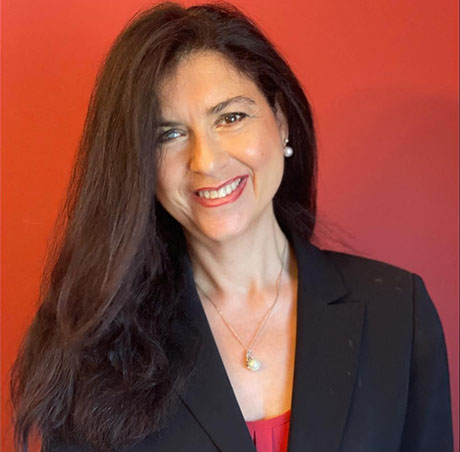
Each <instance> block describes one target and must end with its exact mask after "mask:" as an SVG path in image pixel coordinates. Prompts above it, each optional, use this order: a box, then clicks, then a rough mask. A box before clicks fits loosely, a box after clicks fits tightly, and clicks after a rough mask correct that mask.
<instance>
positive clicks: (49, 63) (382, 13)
mask: <svg viewBox="0 0 460 452" xmlns="http://www.w3.org/2000/svg"><path fill="white" fill-rule="evenodd" d="M235 4H236V5H237V6H239V7H241V8H242V9H243V10H244V11H245V12H247V13H248V14H249V15H250V16H252V17H253V18H254V19H255V20H256V21H257V22H258V23H259V24H260V25H261V26H262V28H263V29H264V30H265V31H266V32H267V33H268V35H269V36H270V37H271V38H272V40H273V41H274V42H275V43H276V44H277V45H278V47H279V48H280V50H281V51H282V52H283V53H284V55H285V56H286V57H287V59H288V61H289V62H290V63H291V64H292V67H293V69H294V70H295V72H296V73H297V74H298V76H299V78H300V80H301V81H302V83H303V85H304V87H305V89H306V92H307V94H308V95H309V97H310V99H311V101H312V104H313V108H314V111H315V115H316V122H317V127H318V137H319V146H320V186H319V207H320V214H321V215H320V231H325V230H328V229H329V230H332V231H333V234H334V235H335V236H336V237H338V238H339V239H343V240H344V241H345V242H346V243H347V244H348V245H349V246H350V247H352V248H354V249H355V250H356V252H359V253H361V254H365V255H367V256H370V257H374V258H377V259H381V260H385V261H387V262H390V263H393V264H396V265H399V266H402V267H404V268H407V269H409V270H411V271H414V272H416V273H418V274H420V275H421V276H422V277H423V278H424V280H425V282H426V284H427V287H428V290H429V292H430V294H431V295H432V298H433V299H434V302H435V304H436V306H437V308H438V312H439V314H440V316H441V320H442V322H443V325H444V330H445V334H446V339H447V346H448V353H449V359H450V372H451V386H452V401H453V414H454V426H455V427H454V428H455V435H456V451H458V427H457V425H458V270H459V269H458V236H457V234H458V216H457V212H458V211H457V204H458V177H457V176H458V173H457V171H458V155H457V149H458V56H457V55H458V41H457V39H458V22H457V21H458V5H457V1H456V0H439V1H438V2H433V1H431V0H418V1H417V2H414V1H412V0H373V1H363V0H361V1H358V0H349V1H346V2H344V1H343V0H328V1H324V0H307V1H306V0H289V1H285V2H280V1H278V0H277V1H267V0H237V1H235ZM149 5H150V3H149V2H146V1H136V0H110V1H106V0H66V1H62V0H3V2H2V19H1V20H2V22H1V25H2V75H3V77H2V104H1V107H2V151H3V152H2V161H1V163H2V174H1V175H2V187H1V188H2V239H3V242H2V250H1V252H2V263H3V266H2V273H1V276H2V288H1V289H2V308H1V309H2V311H1V314H2V318H1V327H2V332H1V335H2V336H1V338H2V374H1V377H2V427H3V431H2V441H3V445H4V449H2V450H5V451H12V450H13V447H12V443H11V442H10V437H11V432H10V425H9V419H8V418H9V414H8V410H7V407H8V402H7V401H8V386H7V376H8V372H9V368H10V366H11V363H12V361H13V358H14V356H15V353H16V350H17V347H18V344H19V341H20V338H21V336H22V335H23V333H24V331H25V328H26V326H27V325H28V323H29V322H30V320H31V318H32V316H33V314H34V311H35V309H36V306H35V304H34V303H35V299H36V297H37V290H38V283H39V277H40V272H41V270H42V265H43V260H44V252H45V246H46V243H47V240H48V238H49V235H50V232H51V228H52V225H53V221H54V219H55V216H56V214H57V210H58V206H59V203H60V202H61V200H62V198H63V195H64V190H65V187H66V183H67V180H68V177H69V170H70V164H71V160H72V156H73V154H74V151H75V149H76V146H77V141H78V137H79V134H80V131H81V127H82V124H83V120H84V115H85V111H86V107H87V102H88V99H89V95H90V90H91V87H92V85H93V82H94V77H95V74H96V70H97V67H98V64H99V62H100V61H101V59H102V57H103V55H104V53H105V52H106V51H107V50H108V47H109V44H110V43H111V41H112V40H113V39H114V37H115V36H116V35H117V33H118V32H119V30H120V29H121V27H122V26H123V25H124V24H125V22H126V21H127V20H128V19H129V18H130V17H131V16H132V14H133V13H134V12H135V11H137V10H138V9H140V8H144V7H147V6H149ZM331 246H334V247H336V248H340V247H341V246H340V245H337V244H336V243H335V244H331Z"/></svg>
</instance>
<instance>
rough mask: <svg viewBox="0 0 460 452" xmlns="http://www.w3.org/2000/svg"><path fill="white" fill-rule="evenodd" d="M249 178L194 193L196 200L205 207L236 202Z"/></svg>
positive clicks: (205, 188) (241, 177) (241, 178)
mask: <svg viewBox="0 0 460 452" xmlns="http://www.w3.org/2000/svg"><path fill="white" fill-rule="evenodd" d="M247 179H248V176H238V177H235V178H233V179H231V180H230V181H228V182H226V183H225V184H224V185H221V186H219V187H215V188H213V187H204V188H200V189H199V190H196V191H195V192H194V194H195V196H194V198H195V199H196V200H197V201H198V202H199V203H200V204H201V205H202V206H204V207H218V206H221V205H223V204H228V203H230V202H234V201H236V200H237V199H238V198H239V196H240V195H241V193H242V192H243V189H244V187H245V185H246V181H247Z"/></svg>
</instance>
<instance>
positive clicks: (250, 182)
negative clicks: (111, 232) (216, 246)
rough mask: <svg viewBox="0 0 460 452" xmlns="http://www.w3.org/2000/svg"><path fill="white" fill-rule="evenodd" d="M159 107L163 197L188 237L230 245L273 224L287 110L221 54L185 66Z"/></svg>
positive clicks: (197, 56) (164, 90) (167, 85)
mask: <svg viewBox="0 0 460 452" xmlns="http://www.w3.org/2000/svg"><path fill="white" fill-rule="evenodd" d="M160 102H161V109H162V125H161V130H160V134H161V137H160V139H161V148H162V149H161V151H162V156H161V161H160V167H159V175H158V176H159V177H158V186H157V193H156V195H157V198H158V200H159V201H160V203H161V204H162V206H163V207H164V208H165V209H166V210H167V211H168V212H169V213H170V214H171V216H172V217H174V218H175V219H176V220H177V221H178V222H179V223H180V224H181V225H182V226H183V227H184V228H185V230H186V232H187V233H189V234H191V235H192V236H194V237H200V238H204V237H207V238H208V239H211V240H215V241H224V240H226V239H229V238H232V237H235V236H237V235H240V234H243V233H244V232H245V231H247V230H248V229H249V228H251V227H255V226H256V225H257V223H258V222H260V221H268V220H271V215H273V209H272V199H273V196H274V195H275V193H276V191H277V190H278V187H279V185H280V183H281V178H282V175H283V167H284V161H283V160H284V158H283V142H284V141H283V140H284V139H285V138H287V136H288V129H287V124H286V120H285V117H284V115H283V114H282V112H281V109H280V108H277V109H276V112H274V111H273V110H272V108H270V105H269V104H268V102H267V100H266V99H265V97H264V95H263V94H262V93H261V91H260V90H259V88H258V87H257V86H256V84H255V83H254V82H253V81H251V80H250V79H249V78H247V77H246V76H245V75H242V74H240V73H239V72H238V71H237V70H236V69H235V68H234V67H233V66H232V65H231V63H229V62H228V60H226V59H225V57H223V56H221V55H220V54H219V53H216V52H200V53H194V54H192V55H190V56H187V57H186V58H185V59H183V60H182V61H181V62H180V63H179V65H178V66H177V69H176V70H175V72H174V73H173V75H172V77H168V78H167V80H166V81H165V82H164V83H163V84H162V86H161V89H160Z"/></svg>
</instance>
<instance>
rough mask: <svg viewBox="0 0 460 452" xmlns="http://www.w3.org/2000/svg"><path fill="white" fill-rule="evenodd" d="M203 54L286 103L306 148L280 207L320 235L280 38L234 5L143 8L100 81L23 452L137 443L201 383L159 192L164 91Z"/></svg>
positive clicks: (173, 239) (21, 419) (24, 364)
mask: <svg viewBox="0 0 460 452" xmlns="http://www.w3.org/2000/svg"><path fill="white" fill-rule="evenodd" d="M199 50H210V51H215V52H219V53H220V54H222V55H223V56H224V57H226V58H227V59H228V61H230V62H231V63H232V64H233V65H234V66H235V67H236V68H237V69H238V70H239V71H240V72H241V73H243V74H245V75H246V76H247V77H249V78H250V79H252V80H253V81H254V82H255V83H256V84H257V86H258V87H259V89H260V90H261V92H262V93H263V94H264V95H265V97H266V99H267V100H268V102H269V104H270V105H271V106H272V108H274V106H275V97H276V99H281V107H282V109H283V111H284V113H285V115H286V117H287V121H288V124H289V131H290V136H289V140H290V144H291V146H292V147H293V148H294V150H295V152H294V155H293V156H292V157H291V158H290V159H286V164H285V173H284V176H283V179H282V182H281V185H280V188H279V190H278V192H277V193H276V196H275V198H274V210H275V215H276V217H277V220H278V222H279V224H280V226H281V227H282V228H283V229H285V230H287V229H288V230H290V231H294V232H296V233H297V234H298V235H300V236H303V237H304V238H305V239H310V237H311V235H312V233H313V229H314V225H315V215H316V161H317V160H316V144H315V135H314V128H313V121H312V114H311V110H310V106H309V103H308V101H307V99H306V96H305V94H304V92H303V90H302V88H301V85H300V83H299V81H298V80H297V78H296V77H295V75H294V74H293V72H292V71H291V69H290V68H289V66H288V64H287V63H286V62H285V60H284V59H283V58H282V56H280V54H279V53H278V52H277V51H276V50H275V48H274V46H273V45H272V44H271V43H270V42H269V41H268V39H267V38H266V37H265V36H264V35H263V33H262V32H261V31H260V30H259V29H258V28H257V26H256V25H255V24H254V23H253V22H252V21H251V20H250V19H248V18H247V17H246V16H244V15H243V14H242V13H241V12H240V11H239V10H237V9H236V8H235V7H233V6H231V5H228V4H204V5H200V6H192V7H189V8H184V7H182V6H181V5H178V4H175V3H162V4H159V5H157V6H154V7H152V8H150V9H148V10H145V11H143V12H141V13H139V14H137V15H136V16H135V17H134V18H133V19H132V20H131V21H130V22H129V23H128V24H127V26H126V27H125V28H124V29H123V31H122V32H121V34H120V35H119V36H118V38H117V39H116V40H115V42H114V44H113V46H112V48H111V50H110V51H109V53H108V55H107V57H106V59H105V61H104V63H103V65H102V67H101V69H100V71H99V74H98V76H97V80H96V84H95V88H94V91H93V93H92V96H91V99H90V104H89V108H88V112H87V117H86V121H85V125H84V130H83V133H82V138H81V140H80V145H79V149H78V153H77V156H76V160H75V163H74V167H73V172H72V175H71V179H70V183H69V187H68V191H67V197H66V199H65V203H64V204H63V207H62V209H61V211H60V214H59V216H58V220H57V222H56V227H55V231H54V233H53V235H52V237H53V240H52V244H51V246H50V249H49V252H48V257H47V263H46V265H45V271H44V273H43V277H42V283H41V289H40V297H39V300H38V302H39V304H38V306H39V308H38V311H37V314H36V316H35V318H34V320H33V322H32V324H31V326H30V328H29V330H28V331H27V334H26V336H25V337H24V340H23V342H22V344H21V348H20V351H19V354H18V357H17V359H16V361H15V363H14V366H13V368H12V375H11V394H12V404H13V421H14V427H15V444H16V447H17V450H18V451H22V452H24V451H28V443H29V442H30V437H31V435H32V434H33V433H38V434H39V436H40V437H41V439H42V442H43V444H44V447H45V448H46V447H47V446H46V445H47V444H49V441H50V440H51V439H61V440H64V441H68V442H76V443H78V444H85V445H88V446H90V447H91V448H94V449H95V450H97V451H113V450H120V448H121V447H126V446H129V445H133V444H134V443H136V442H138V441H139V440H141V439H143V438H145V437H146V436H147V435H148V434H150V433H153V432H155V431H157V430H158V429H160V428H161V426H162V425H164V423H165V421H166V419H167V418H168V415H169V414H170V413H171V412H172V410H173V408H174V407H175V406H176V405H175V404H176V403H177V400H178V394H181V392H182V391H184V389H185V387H186V384H187V381H188V380H189V379H190V376H191V374H192V372H193V365H194V360H195V357H196V355H195V354H193V353H185V352H184V351H183V350H181V349H180V348H178V347H177V346H175V344H176V342H175V340H174V339H175V338H174V337H173V334H172V333H171V331H172V330H171V328H170V325H171V322H172V321H173V320H174V319H178V318H180V317H181V316H182V311H181V309H180V300H181V299H182V291H183V288H184V281H183V279H184V276H183V274H184V272H183V271H182V270H183V269H182V268H181V263H180V262H182V261H181V259H180V257H181V256H182V255H184V254H185V253H186V243H185V238H184V234H183V231H182V228H181V226H180V225H179V224H178V223H177V222H176V221H175V220H174V219H173V218H172V217H171V216H169V214H167V213H166V211H165V210H164V209H163V208H162V206H161V205H160V204H159V203H158V202H157V200H156V198H155V188H156V182H157V176H156V175H157V165H158V159H159V155H158V151H157V148H158V147H159V146H157V145H156V143H157V139H158V121H159V118H160V105H159V100H158V99H159V98H158V93H157V90H158V87H159V86H160V83H161V81H162V80H164V77H167V76H168V74H171V71H173V70H174V68H175V67H176V65H177V63H178V61H180V59H181V58H182V57H183V56H184V55H187V54H189V53H190V52H194V51H199ZM185 320H186V319H184V321H185ZM190 331H191V333H190V334H191V342H193V341H194V340H195V339H193V340H192V338H195V337H198V335H197V336H195V333H196V332H193V330H192V329H191V330H190ZM197 341H198V339H197ZM115 413H116V414H115Z"/></svg>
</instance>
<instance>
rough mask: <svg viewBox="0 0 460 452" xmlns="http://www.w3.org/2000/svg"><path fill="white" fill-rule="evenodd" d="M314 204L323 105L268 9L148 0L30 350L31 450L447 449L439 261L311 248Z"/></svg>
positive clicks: (80, 159)
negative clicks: (420, 263)
mask: <svg viewBox="0 0 460 452" xmlns="http://www.w3.org/2000/svg"><path fill="white" fill-rule="evenodd" d="M288 143H289V146H288ZM315 215H316V142H315V134H314V127H313V121H312V115H311V111H310V106H309V103H308V100H307V99H306V97H305V94H304V92H303V90H302V88H301V86H300V84H299V82H298V80H297V78H296V77H295V75H294V74H293V73H292V71H291V69H290V68H289V66H288V65H287V63H286V61H285V60H284V59H283V58H282V57H281V56H280V55H279V54H278V52H277V51H276V50H275V48H274V47H273V45H272V44H271V43H270V42H269V41H268V40H267V38H266V37H264V36H263V34H262V33H261V32H260V31H259V30H258V29H257V27H256V26H255V25H254V24H253V23H252V22H251V20H250V19H248V18H247V17H245V16H244V15H243V14H242V13H241V12H239V11H238V10H236V9H235V8H233V7H231V6H229V5H227V6H217V5H201V6H193V7H190V8H184V7H182V6H179V5H176V4H173V3H164V4H160V5H158V6H155V7H153V8H151V9H149V10H147V11H144V12H143V13H142V14H140V15H139V16H137V17H135V19H134V20H133V21H132V22H131V23H129V24H128V25H127V27H126V28H125V29H124V30H123V32H122V33H121V34H120V36H119V37H118V39H117V40H116V42H115V43H114V45H113V47H112V49H111V51H110V52H109V54H108V57H107V59H106V61H105V62H104V64H103V66H102V68H101V71H100V74H99V77H98V81H97V84H96V87H95V89H94V93H93V96H92V98H91V103H90V107H89V110H88V117H87V120H86V123H85V128H84V131H83V137H82V140H81V146H80V149H79V153H78V156H77V160H76V162H75V167H74V171H73V174H72V179H71V182H70V186H69V191H68V198H67V203H66V205H65V207H64V209H63V211H62V213H61V218H60V221H61V222H60V223H58V224H60V225H62V226H63V228H62V230H61V231H60V232H61V234H57V235H56V239H55V245H54V248H53V250H52V252H51V253H50V256H49V260H48V264H47V270H46V272H45V274H44V277H43V290H42V294H43V297H42V299H41V300H40V301H41V304H40V308H39V310H38V312H37V314H36V316H35V318H34V321H33V323H32V325H31V327H30V329H29V331H28V333H27V335H26V337H25V339H24V342H23V345H22V347H21V350H20V353H19V355H18V358H17V360H16V363H15V367H14V369H13V376H12V399H13V404H14V408H15V417H14V422H15V434H16V436H15V437H16V445H17V450H18V451H27V444H28V440H29V436H30V433H31V432H32V431H33V430H34V429H36V430H37V431H38V432H39V433H40V435H41V437H42V440H43V441H42V450H43V452H65V451H93V452H106V451H122V450H123V451H130V452H147V451H148V452H154V451H158V452H159V451H161V452H177V451H185V450H186V451H188V452H194V451H195V452H208V451H209V452H211V451H226V452H234V451H254V450H257V451H258V452H268V451H271V452H275V451H276V452H285V451H287V450H289V451H290V452H305V451H320V452H339V451H340V452H364V451H366V452H367V451H373V452H397V451H399V452H416V451H417V452H431V451H433V450H436V451H439V452H448V451H451V450H452V426H451V417H450V416H451V415H450V394H449V378H448V369H447V358H446V350H445V341H444V335H443V330H442V326H441V324H440V321H439V317H438V315H437V312H436V309H435V308H434V305H433V303H432V301H431V299H430V297H429V296H428V293H427V291H426V289H425V287H424V284H423V282H422V280H421V279H420V278H419V277H418V276H416V275H414V274H411V273H409V272H407V271H404V270H402V269H399V268H396V267H393V266H390V265H388V264H384V263H381V262H377V261H372V260H368V259H364V258H360V257H357V256H351V255H347V254H341V253H336V252H331V251H325V250H320V249H319V248H317V247H315V246H314V245H313V244H312V243H311V237H312V234H313V231H314V226H315ZM389 332H391V334H389Z"/></svg>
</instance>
